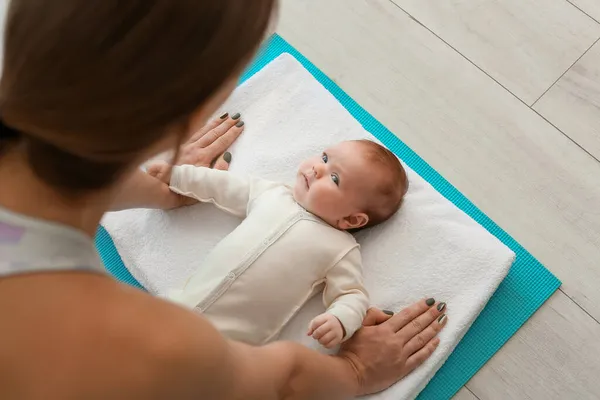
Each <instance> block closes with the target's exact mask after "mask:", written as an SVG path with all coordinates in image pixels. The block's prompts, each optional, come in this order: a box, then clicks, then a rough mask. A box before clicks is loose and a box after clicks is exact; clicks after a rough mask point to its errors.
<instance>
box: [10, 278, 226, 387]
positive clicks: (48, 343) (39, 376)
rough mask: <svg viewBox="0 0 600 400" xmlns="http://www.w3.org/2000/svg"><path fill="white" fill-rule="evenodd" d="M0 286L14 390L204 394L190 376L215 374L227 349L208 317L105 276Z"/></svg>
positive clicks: (18, 281)
mask: <svg viewBox="0 0 600 400" xmlns="http://www.w3.org/2000/svg"><path fill="white" fill-rule="evenodd" d="M1 284H2V287H3V290H2V293H0V311H1V312H2V315H5V316H6V315H10V317H9V319H10V321H6V322H8V324H7V325H6V326H10V327H11V329H10V330H2V332H1V333H0V347H2V348H8V349H10V351H8V352H7V354H6V356H7V357H4V356H3V361H2V364H4V365H2V366H1V367H2V368H0V369H1V370H6V367H7V366H10V369H11V371H10V375H12V377H13V378H14V379H11V382H13V385H19V382H29V383H28V384H27V385H28V386H31V387H34V386H36V385H38V386H39V388H40V389H39V390H41V389H42V388H45V390H47V393H57V394H64V396H57V397H64V398H67V397H78V396H77V394H81V395H84V394H85V393H91V392H93V391H95V390H98V391H102V392H107V391H110V390H112V389H115V393H106V396H104V397H106V398H117V397H126V398H134V397H135V398H145V397H148V398H153V397H160V396H157V394H158V393H160V392H164V393H163V394H164V396H163V397H165V398H167V397H172V395H173V393H174V391H175V392H176V391H177V390H179V389H181V390H186V391H187V392H188V393H191V392H190V391H195V390H200V389H202V385H201V384H200V382H199V381H198V380H197V378H196V379H195V380H193V381H192V380H191V379H189V376H188V375H189V373H191V371H192V370H193V368H195V369H196V372H197V373H202V371H203V370H205V371H210V370H209V369H208V368H210V365H209V364H210V363H214V362H215V361H216V360H218V358H219V355H220V353H222V352H224V351H225V348H226V342H225V341H224V340H223V339H222V338H221V337H220V336H219V334H218V333H217V332H216V331H215V330H214V328H212V326H211V325H210V324H209V323H208V322H206V321H205V320H204V319H202V318H200V317H199V316H196V315H194V314H192V313H190V312H189V311H187V310H185V309H182V308H180V307H178V306H176V305H174V304H170V303H167V302H164V301H161V300H159V299H156V298H153V297H152V296H150V295H148V294H146V293H144V292H141V291H139V290H137V289H134V288H130V287H127V286H124V285H122V284H119V283H117V282H115V281H113V280H112V279H110V278H108V277H103V276H100V275H94V274H83V273H55V274H36V275H30V276H26V277H25V276H23V277H19V278H10V279H6V280H3V281H2V282H1ZM11 311H12V312H11ZM15 311H17V312H15ZM19 365H22V366H23V368H22V369H20V368H19ZM31 366H34V367H31ZM49 376H56V377H61V376H62V377H68V376H72V377H77V379H67V380H64V379H56V380H52V379H48V377H49ZM196 376H197V375H196ZM61 384H62V385H63V386H61ZM13 389H14V390H15V392H16V393H21V392H22V390H24V388H22V387H14V388H13ZM116 390H118V393H117V392H116ZM48 391H49V392H48ZM124 392H127V393H129V396H123V393H124ZM67 394H70V395H68V396H67ZM73 395H75V396H73ZM79 397H81V396H79Z"/></svg>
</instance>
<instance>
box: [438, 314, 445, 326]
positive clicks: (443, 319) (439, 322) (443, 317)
mask: <svg viewBox="0 0 600 400" xmlns="http://www.w3.org/2000/svg"><path fill="white" fill-rule="evenodd" d="M444 322H446V314H442V315H440V317H439V318H438V324H440V325H442V324H443V323H444Z"/></svg>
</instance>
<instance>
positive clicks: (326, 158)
mask: <svg viewBox="0 0 600 400" xmlns="http://www.w3.org/2000/svg"><path fill="white" fill-rule="evenodd" d="M321 159H322V160H323V162H324V163H325V164H327V160H329V157H327V153H323V155H322V156H321Z"/></svg>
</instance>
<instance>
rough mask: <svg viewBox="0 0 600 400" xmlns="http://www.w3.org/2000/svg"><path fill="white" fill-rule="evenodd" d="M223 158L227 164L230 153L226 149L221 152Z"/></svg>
mask: <svg viewBox="0 0 600 400" xmlns="http://www.w3.org/2000/svg"><path fill="white" fill-rule="evenodd" d="M223 160H225V162H226V163H227V164H229V163H230V162H231V153H230V152H228V151H226V152H225V153H224V154H223Z"/></svg>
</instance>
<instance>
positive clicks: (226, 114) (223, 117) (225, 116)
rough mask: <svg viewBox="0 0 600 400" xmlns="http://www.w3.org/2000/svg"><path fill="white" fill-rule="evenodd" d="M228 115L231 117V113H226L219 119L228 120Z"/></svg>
mask: <svg viewBox="0 0 600 400" xmlns="http://www.w3.org/2000/svg"><path fill="white" fill-rule="evenodd" d="M228 115H229V113H225V114H223V115H221V116H220V117H219V118H221V119H225V118H227V116H228Z"/></svg>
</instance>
